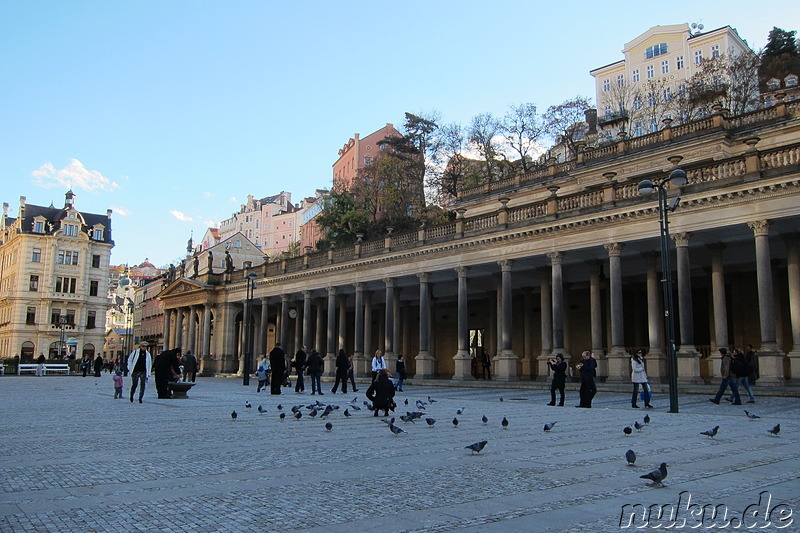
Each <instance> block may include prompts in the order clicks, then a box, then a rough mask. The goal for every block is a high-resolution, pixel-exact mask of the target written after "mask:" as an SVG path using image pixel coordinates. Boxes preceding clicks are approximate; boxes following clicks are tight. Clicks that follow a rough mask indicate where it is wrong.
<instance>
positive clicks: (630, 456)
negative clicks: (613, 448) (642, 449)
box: [625, 450, 636, 466]
mask: <svg viewBox="0 0 800 533" xmlns="http://www.w3.org/2000/svg"><path fill="white" fill-rule="evenodd" d="M625 460H626V461H628V466H633V464H634V463H635V462H636V453H635V452H634V451H633V450H628V451H627V452H625Z"/></svg>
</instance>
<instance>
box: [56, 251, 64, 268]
mask: <svg viewBox="0 0 800 533" xmlns="http://www.w3.org/2000/svg"><path fill="white" fill-rule="evenodd" d="M56 263H58V264H59V265H63V264H64V250H59V251H58V257H56Z"/></svg>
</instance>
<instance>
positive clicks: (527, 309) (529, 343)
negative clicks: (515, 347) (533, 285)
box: [520, 289, 534, 380]
mask: <svg viewBox="0 0 800 533" xmlns="http://www.w3.org/2000/svg"><path fill="white" fill-rule="evenodd" d="M522 335H523V337H522V340H523V348H522V357H521V358H520V363H521V367H522V370H521V375H520V379H526V380H527V379H532V378H533V370H534V369H533V291H532V290H531V289H526V290H525V292H523V293H522Z"/></svg>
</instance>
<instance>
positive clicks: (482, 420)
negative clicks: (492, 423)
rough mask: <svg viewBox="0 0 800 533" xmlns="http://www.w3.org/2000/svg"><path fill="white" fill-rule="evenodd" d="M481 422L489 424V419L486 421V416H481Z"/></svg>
mask: <svg viewBox="0 0 800 533" xmlns="http://www.w3.org/2000/svg"><path fill="white" fill-rule="evenodd" d="M481 422H483V423H484V424H486V423H488V422H489V419H488V418H486V415H483V416H482V417H481Z"/></svg>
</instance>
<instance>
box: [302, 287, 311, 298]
mask: <svg viewBox="0 0 800 533" xmlns="http://www.w3.org/2000/svg"><path fill="white" fill-rule="evenodd" d="M302 292H303V299H304V300H310V299H311V293H312V291H310V290H308V289H304V290H303V291H302Z"/></svg>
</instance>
